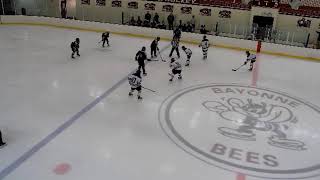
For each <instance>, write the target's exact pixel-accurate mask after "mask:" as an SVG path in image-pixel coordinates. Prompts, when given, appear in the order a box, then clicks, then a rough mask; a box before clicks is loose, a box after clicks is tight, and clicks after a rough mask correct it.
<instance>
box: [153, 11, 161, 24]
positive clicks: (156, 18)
mask: <svg viewBox="0 0 320 180" xmlns="http://www.w3.org/2000/svg"><path fill="white" fill-rule="evenodd" d="M153 21H154V22H155V23H156V24H160V21H159V15H158V13H156V14H155V15H154V17H153Z"/></svg>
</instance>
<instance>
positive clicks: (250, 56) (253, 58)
mask: <svg viewBox="0 0 320 180" xmlns="http://www.w3.org/2000/svg"><path fill="white" fill-rule="evenodd" d="M246 54H247V60H246V61H245V62H244V65H246V64H247V63H248V62H249V61H250V68H249V71H252V69H253V65H254V63H255V62H256V59H257V56H256V55H255V54H250V52H249V51H246Z"/></svg>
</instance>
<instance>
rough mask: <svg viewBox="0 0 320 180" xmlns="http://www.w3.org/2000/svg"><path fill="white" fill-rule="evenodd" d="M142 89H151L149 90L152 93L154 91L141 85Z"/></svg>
mask: <svg viewBox="0 0 320 180" xmlns="http://www.w3.org/2000/svg"><path fill="white" fill-rule="evenodd" d="M141 87H142V88H143V89H146V90H149V91H151V92H153V93H156V91H154V90H152V89H149V88H146V87H143V86H141Z"/></svg>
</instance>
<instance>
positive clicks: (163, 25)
mask: <svg viewBox="0 0 320 180" xmlns="http://www.w3.org/2000/svg"><path fill="white" fill-rule="evenodd" d="M158 27H159V28H160V29H167V26H166V24H165V23H164V21H162V23H161V24H159V26H158Z"/></svg>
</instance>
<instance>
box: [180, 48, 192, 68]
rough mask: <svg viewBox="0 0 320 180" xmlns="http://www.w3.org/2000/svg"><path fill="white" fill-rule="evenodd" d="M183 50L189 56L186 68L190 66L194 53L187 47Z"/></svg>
mask: <svg viewBox="0 0 320 180" xmlns="http://www.w3.org/2000/svg"><path fill="white" fill-rule="evenodd" d="M181 48H182V50H183V51H184V52H185V53H186V55H187V61H186V65H185V66H189V65H190V59H191V56H192V51H191V49H189V48H186V47H185V46H182V47H181Z"/></svg>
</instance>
